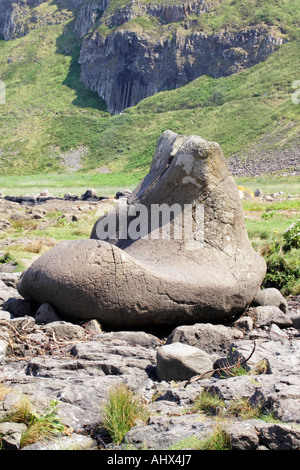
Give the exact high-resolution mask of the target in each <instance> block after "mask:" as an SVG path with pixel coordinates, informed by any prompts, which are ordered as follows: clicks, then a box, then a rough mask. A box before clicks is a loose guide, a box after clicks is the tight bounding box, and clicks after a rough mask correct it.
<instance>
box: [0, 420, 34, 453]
mask: <svg viewBox="0 0 300 470" xmlns="http://www.w3.org/2000/svg"><path fill="white" fill-rule="evenodd" d="M26 429H27V426H26V425H25V424H23V423H10V422H4V423H0V435H1V441H2V445H3V447H4V449H7V450H19V448H20V441H21V437H22V434H23V433H24V432H25V431H26Z"/></svg>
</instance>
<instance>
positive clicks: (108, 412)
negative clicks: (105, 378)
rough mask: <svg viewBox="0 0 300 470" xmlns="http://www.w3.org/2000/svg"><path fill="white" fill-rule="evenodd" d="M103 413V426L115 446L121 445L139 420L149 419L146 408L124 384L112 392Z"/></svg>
mask: <svg viewBox="0 0 300 470" xmlns="http://www.w3.org/2000/svg"><path fill="white" fill-rule="evenodd" d="M103 412H104V417H103V420H102V426H103V427H104V429H106V431H107V432H108V434H109V435H110V437H111V439H112V441H113V443H114V444H119V443H120V442H121V441H122V439H123V437H124V436H125V434H126V433H127V432H128V431H129V430H130V429H131V428H132V427H133V426H134V425H135V423H136V422H137V421H138V420H141V421H144V422H145V421H146V420H147V419H148V412H147V408H146V406H145V405H144V404H143V403H142V402H141V400H140V398H139V397H137V396H136V395H135V394H134V393H133V392H132V391H131V390H129V388H128V387H127V386H126V385H124V384H121V385H119V386H118V387H116V388H115V389H114V390H111V391H110V393H109V397H108V399H107V401H106V402H105V404H104V407H103Z"/></svg>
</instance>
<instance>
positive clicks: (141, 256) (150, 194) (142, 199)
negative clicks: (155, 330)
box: [18, 131, 266, 329]
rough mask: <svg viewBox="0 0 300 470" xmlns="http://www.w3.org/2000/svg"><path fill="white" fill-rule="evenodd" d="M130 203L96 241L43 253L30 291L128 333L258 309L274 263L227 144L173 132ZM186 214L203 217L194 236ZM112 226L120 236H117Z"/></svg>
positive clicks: (24, 291)
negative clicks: (249, 229) (250, 221)
mask: <svg viewBox="0 0 300 470" xmlns="http://www.w3.org/2000/svg"><path fill="white" fill-rule="evenodd" d="M127 201H128V202H127V204H125V205H124V204H123V205H121V204H120V205H119V206H118V207H117V208H116V209H113V211H111V212H109V213H108V214H107V215H105V216H104V217H102V218H100V219H99V220H98V222H97V223H96V224H95V226H94V228H93V231H92V234H91V239H90V240H78V241H71V242H62V243H59V244H58V245H57V246H56V247H54V248H53V249H51V250H49V251H48V252H46V253H45V254H43V255H42V256H40V257H39V258H38V260H37V261H35V262H34V263H33V264H32V265H31V266H30V267H29V269H28V270H27V271H26V272H24V273H23V275H22V277H21V279H20V282H19V285H18V290H19V292H20V294H21V295H22V296H23V297H24V298H25V299H27V300H28V301H34V302H36V303H38V304H42V303H45V302H46V303H50V304H51V305H52V306H53V307H54V309H55V310H56V311H57V313H58V314H59V315H60V316H61V317H62V318H65V319H71V318H75V319H80V320H86V319H92V318H97V319H99V320H100V322H101V323H102V324H104V325H106V326H107V325H109V326H110V327H114V328H122V329H128V328H132V327H133V328H137V327H140V326H141V325H144V326H147V325H151V326H154V325H155V324H156V325H179V324H193V323H196V322H213V323H222V322H223V321H226V320H230V319H232V318H233V317H234V316H236V315H238V314H239V313H241V312H242V311H243V310H244V309H245V308H246V306H247V305H249V304H250V303H251V302H252V300H253V299H254V297H255V295H256V293H257V291H258V288H259V286H260V284H261V282H262V280H263V278H264V276H265V270H266V266H265V261H264V260H263V258H262V257H261V256H260V255H259V254H258V253H257V252H255V251H254V249H253V248H252V246H251V244H250V242H249V239H248V236H247V233H246V229H245V224H244V215H243V210H242V206H241V202H240V198H239V193H238V189H237V187H236V184H235V182H234V180H233V178H232V177H231V175H230V173H229V171H228V168H227V165H226V162H225V159H224V157H223V154H222V151H221V149H220V147H219V145H218V144H216V143H213V142H208V141H205V140H204V139H202V138H201V137H197V136H189V137H186V136H183V135H178V134H175V133H173V132H171V131H165V132H164V133H163V134H162V135H161V137H160V139H159V141H158V144H157V147H156V150H155V155H154V158H153V162H152V165H151V169H150V172H149V174H148V175H147V176H146V177H145V178H144V180H143V181H142V182H141V183H140V185H139V186H138V187H137V189H136V190H135V191H134V193H133V194H132V195H131V196H130V197H129V198H128V200H127ZM141 207H142V208H143V209H141ZM153 207H154V208H155V209H156V210H157V208H160V210H162V209H163V208H164V207H167V211H169V210H170V209H169V208H171V209H172V208H173V210H174V207H175V215H176V217H175V221H174V220H172V217H170V212H167V217H168V219H167V220H166V219H165V218H164V217H163V221H162V222H161V221H160V220H159V217H158V218H156V219H155V215H153V214H154V212H153ZM186 207H188V208H190V209H191V208H192V207H194V208H196V209H197V211H198V212H199V213H200V216H199V218H198V219H197V220H196V227H194V230H189V219H188V217H189V216H190V217H193V214H192V210H191V211H190V213H189V214H188V213H187V212H184V210H185V209H186ZM199 208H200V209H201V211H200V209H199ZM141 210H143V211H144V212H140V211H141ZM176 210H177V213H176ZM198 212H197V214H198ZM137 213H139V214H142V216H141V215H139V216H137ZM183 213H184V219H182V214H183ZM197 214H196V215H195V213H194V217H198V215H197ZM157 215H159V214H156V216H157ZM124 216H125V224H123V220H124ZM142 217H144V218H142ZM111 220H116V226H117V231H118V233H116V234H115V236H114V235H113V233H108V235H109V237H107V233H106V231H105V230H104V228H105V226H106V225H107V224H110V221H111ZM183 221H184V223H183ZM190 221H191V222H190V223H191V224H192V223H193V222H192V219H190ZM176 224H177V228H176ZM137 226H139V228H138V229H136V231H134V229H133V228H136V227H137ZM132 227H133V228H132ZM178 227H179V236H178ZM166 230H167V232H166ZM168 230H169V232H168ZM176 230H177V233H176ZM173 231H174V232H173ZM159 232H161V235H160V233H159ZM172 233H173V235H172ZM166 234H167V235H166ZM174 234H175V235H174ZM101 237H103V238H105V237H107V241H103V239H100V240H99V238H101ZM97 238H98V239H97Z"/></svg>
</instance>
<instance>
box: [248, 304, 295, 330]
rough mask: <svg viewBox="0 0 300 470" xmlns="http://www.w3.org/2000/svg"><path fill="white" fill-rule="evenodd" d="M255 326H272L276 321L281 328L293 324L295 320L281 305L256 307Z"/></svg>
mask: <svg viewBox="0 0 300 470" xmlns="http://www.w3.org/2000/svg"><path fill="white" fill-rule="evenodd" d="M254 314H255V320H254V321H255V326H256V327H257V328H261V327H263V326H270V325H271V323H275V324H276V325H278V326H279V327H281V328H285V327H288V326H292V325H293V322H292V320H291V318H290V316H289V315H288V314H286V313H284V312H283V311H282V310H281V309H280V308H279V307H274V306H264V307H255V309H254Z"/></svg>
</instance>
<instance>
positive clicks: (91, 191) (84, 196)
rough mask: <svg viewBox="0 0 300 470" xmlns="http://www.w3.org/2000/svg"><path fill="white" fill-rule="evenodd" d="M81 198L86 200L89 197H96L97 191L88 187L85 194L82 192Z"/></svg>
mask: <svg viewBox="0 0 300 470" xmlns="http://www.w3.org/2000/svg"><path fill="white" fill-rule="evenodd" d="M81 198H82V199H83V200H84V201H85V200H87V199H94V198H97V193H96V191H95V190H94V189H87V190H86V192H85V193H84V194H82V196H81Z"/></svg>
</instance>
